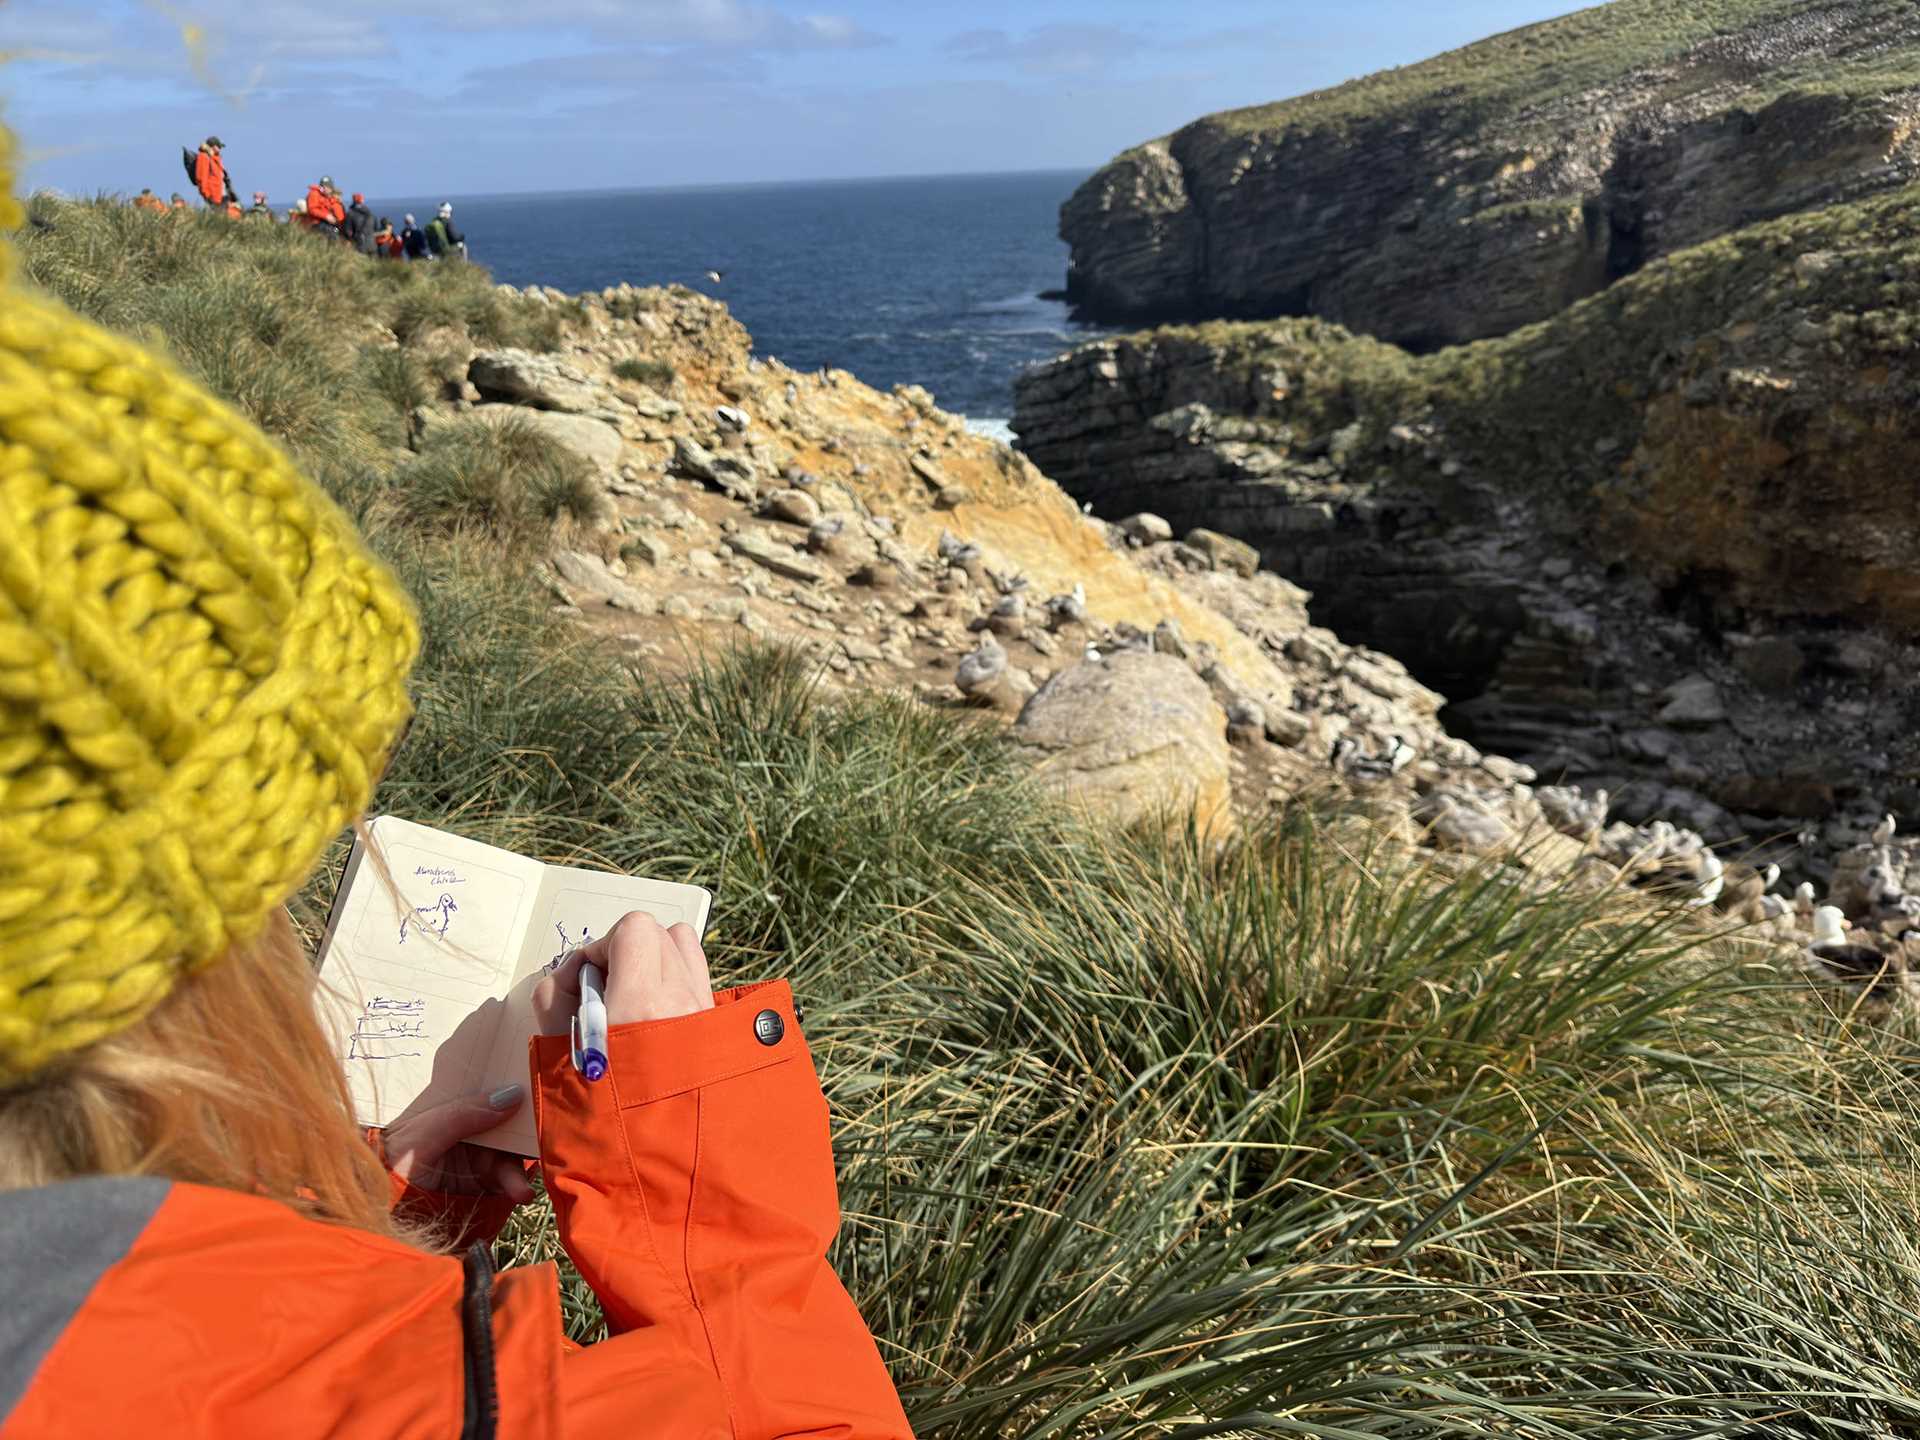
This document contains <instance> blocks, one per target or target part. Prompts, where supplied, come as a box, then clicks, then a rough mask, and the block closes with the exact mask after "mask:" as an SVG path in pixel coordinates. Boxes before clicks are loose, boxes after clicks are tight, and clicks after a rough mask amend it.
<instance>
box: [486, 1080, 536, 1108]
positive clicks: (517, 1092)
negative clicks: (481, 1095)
mask: <svg viewBox="0 0 1920 1440" xmlns="http://www.w3.org/2000/svg"><path fill="white" fill-rule="evenodd" d="M526 1093H527V1087H526V1086H524V1085H502V1086H501V1087H500V1088H499V1089H498V1090H496V1091H494V1092H493V1093H492V1094H491V1095H489V1096H487V1104H488V1105H490V1106H491V1107H492V1108H494V1109H495V1110H511V1109H512V1108H513V1107H514V1106H516V1105H518V1104H519V1103H520V1101H521V1098H522V1097H523V1096H525V1095H526Z"/></svg>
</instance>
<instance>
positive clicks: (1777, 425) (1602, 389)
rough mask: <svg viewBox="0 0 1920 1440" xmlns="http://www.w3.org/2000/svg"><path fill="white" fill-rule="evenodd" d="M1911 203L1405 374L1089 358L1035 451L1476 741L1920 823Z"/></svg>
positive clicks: (1040, 385)
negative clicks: (1241, 575) (1381, 666)
mask: <svg viewBox="0 0 1920 1440" xmlns="http://www.w3.org/2000/svg"><path fill="white" fill-rule="evenodd" d="M1917 207H1920V190H1912V189H1910V190H1906V191H1902V192H1898V193H1895V194H1892V195H1889V196H1886V197H1882V198H1879V199H1874V200H1868V201H1863V202H1856V203H1852V204H1847V205H1839V206H1834V207H1829V208H1827V209H1824V210H1820V211H1814V212H1807V213H1804V214H1798V215H1794V216H1790V217H1787V218H1785V219H1781V220H1777V221H1774V222H1771V223H1767V224H1761V225H1755V226H1750V227H1747V228H1745V229H1743V230H1741V231H1739V232H1737V233H1735V234H1733V235H1731V236H1727V237H1723V238H1721V239H1718V240H1715V241H1713V242H1711V243H1708V244H1705V245H1701V246H1696V247H1694V248H1692V249H1690V250H1687V251H1684V252H1681V253H1679V254H1677V255H1675V256H1672V257H1669V258H1667V259H1664V260H1661V261H1658V262H1656V263H1654V264H1652V265H1650V266H1648V267H1646V268H1645V269H1644V270H1643V271H1642V272H1641V273H1639V274H1637V275H1635V276H1633V277H1631V278H1629V279H1627V280H1625V281H1623V282H1621V283H1620V284H1617V285H1615V286H1613V287H1611V288H1610V289H1609V290H1607V291H1606V292H1605V293H1604V294H1602V295H1599V296H1596V297H1593V298H1591V299H1588V300H1586V301H1584V302H1581V303H1580V304H1577V305H1575V306H1573V307H1572V308H1570V309H1569V310H1567V311H1566V312H1565V313H1564V314H1562V315H1560V316H1558V317H1556V318H1554V319H1553V320H1550V321H1548V322H1545V323H1542V324H1537V325H1533V326H1530V327H1527V328H1525V329H1523V330H1521V331H1519V332H1516V333H1515V334H1513V335H1511V336H1508V337H1505V338H1503V339H1499V340H1492V341H1486V342H1481V343H1479V344H1475V345H1469V346H1463V347H1457V348H1454V349H1450V350H1446V351H1442V352H1439V353H1437V354H1432V355H1427V356H1414V355H1411V354H1408V353H1406V352H1404V351H1402V350H1399V349H1396V348H1395V347H1393V346H1390V345H1386V344H1382V343H1380V342H1378V341H1375V340H1371V339H1367V338H1364V337H1356V336H1353V335H1351V334H1349V333H1347V332H1346V331H1344V330H1342V329H1341V328H1339V327H1337V326H1333V325H1329V324H1327V323H1325V322H1321V321H1316V320H1304V321H1281V322H1274V323H1270V324H1223V323H1222V324H1212V325H1206V326H1200V327H1194V328H1188V329H1172V330H1165V331H1160V332H1154V333H1150V334H1145V335H1139V336H1134V337H1129V338H1124V339H1117V340H1111V341H1105V342H1101V343H1099V344H1096V345H1092V346H1088V347H1085V348H1083V349H1081V350H1079V351H1076V352H1075V353H1073V354H1071V355H1068V356H1065V357H1062V358H1061V359H1060V360H1058V361H1056V362H1054V363H1053V364H1052V365H1050V366H1047V367H1044V368H1042V369H1040V370H1038V371H1036V372H1034V373H1033V374H1032V375H1030V376H1029V377H1028V378H1027V379H1026V381H1025V382H1024V383H1023V385H1022V387H1021V391H1020V403H1019V406H1018V413H1017V415H1016V419H1015V429H1016V430H1017V431H1018V432H1019V434H1020V436H1021V443H1022V445H1023V447H1024V448H1025V449H1026V451H1027V453H1029V454H1030V455H1031V456H1032V457H1033V458H1034V459H1035V461H1036V462H1037V463H1038V464H1039V465H1041V466H1042V467H1043V468H1044V469H1045V470H1046V472H1047V473H1048V474H1050V475H1051V476H1053V477H1055V478H1056V479H1058V480H1059V481H1060V482H1061V483H1062V484H1063V485H1065V486H1066V488H1067V489H1068V490H1069V491H1071V492H1072V493H1073V494H1074V495H1075V496H1076V497H1078V498H1081V499H1083V500H1085V501H1088V502H1091V503H1092V504H1093V505H1094V506H1095V507H1096V509H1098V510H1100V511H1101V512H1103V513H1110V514H1124V513H1126V512H1127V511H1130V510H1135V509H1140V508H1151V509H1153V510H1156V511H1158V512H1160V513H1161V514H1163V515H1165V516H1167V517H1168V519H1169V520H1170V521H1172V522H1173V524H1174V525H1175V527H1176V528H1182V527H1185V526H1189V525H1202V526H1209V527H1213V528H1217V529H1221V530H1226V531H1230V532H1231V533H1233V534H1235V535H1238V536H1239V537H1241V538H1242V539H1244V540H1246V541H1248V542H1251V543H1253V544H1254V545H1255V546H1256V547H1257V548H1258V549H1259V551H1260V553H1261V556H1262V558H1263V560H1264V561H1265V563H1267V564H1269V565H1271V566H1272V567H1273V568H1274V569H1275V570H1277V571H1278V572H1279V573H1280V574H1282V575H1285V576H1286V577H1287V578H1289V579H1290V580H1294V581H1297V582H1299V583H1301V584H1303V585H1305V586H1307V587H1309V588H1310V589H1311V590H1312V591H1313V592H1314V598H1313V603H1312V614H1313V617H1314V619H1315V620H1316V621H1318V622H1319V623H1321V624H1324V625H1327V626H1329V627H1331V628H1333V629H1335V630H1337V631H1338V632H1339V633H1340V634H1341V635H1342V636H1344V637H1345V638H1347V639H1348V640H1350V641H1355V642H1358V643H1362V644H1366V645H1369V646H1372V647H1375V648H1378V649H1380V650H1384V651H1386V652H1387V653H1390V654H1393V655H1395V656H1397V657H1399V658H1400V659H1402V660H1404V661H1405V662H1406V663H1407V664H1408V665H1409V666H1410V667H1411V669H1412V670H1413V673H1414V674H1415V675H1416V677H1417V678H1419V679H1421V680H1423V681H1425V682H1426V683H1427V684H1429V685H1432V686H1433V687H1435V688H1436V689H1438V690H1440V691H1441V692H1442V693H1444V694H1446V695H1447V696H1448V697H1449V699H1450V700H1452V701H1453V702H1454V704H1453V706H1452V707H1451V708H1450V710H1449V711H1448V712H1447V715H1446V718H1447V719H1448V721H1449V723H1450V724H1451V725H1452V726H1453V727H1454V728H1455V729H1456V731H1457V732H1458V733H1460V734H1463V735H1465V736H1467V737H1468V738H1470V739H1472V740H1473V741H1474V742H1475V743H1476V744H1478V745H1481V746H1482V747H1484V748H1488V749H1493V750H1498V751H1500V752H1502V753H1506V754H1511V755H1514V756H1516V757H1518V758H1520V759H1522V760H1525V761H1527V762H1529V763H1531V764H1533V765H1534V766H1536V767H1537V768H1539V769H1541V770H1542V771H1543V772H1549V773H1552V774H1554V775H1556V776H1567V777H1573V778H1577V779H1579V780H1581V781H1583V782H1585V783H1588V784H1591V785H1605V786H1609V787H1611V788H1612V789H1613V790H1614V791H1615V792H1616V794H1619V795H1621V796H1622V797H1623V798H1624V800H1625V809H1626V811H1627V813H1629V814H1632V813H1633V812H1634V811H1635V810H1636V809H1640V810H1645V811H1648V812H1651V811H1653V810H1664V811H1667V812H1669V813H1677V814H1680V815H1684V816H1687V817H1689V818H1690V819H1691V820H1692V821H1693V822H1694V823H1696V824H1697V825H1698V826H1699V827H1700V828H1703V829H1706V830H1708V831H1709V832H1711V833H1714V834H1716V835H1720V836H1723V837H1732V836H1735V835H1747V836H1758V835H1765V834H1769V833H1776V832H1778V831H1781V830H1796V829H1799V828H1801V827H1804V826H1808V825H1813V826H1815V828H1818V827H1819V826H1823V825H1824V826H1830V827H1831V828H1832V835H1831V837H1830V838H1833V839H1835V840H1837V841H1846V840H1848V839H1850V838H1852V837H1855V836H1857V834H1858V833H1859V832H1860V830H1861V827H1862V826H1863V825H1864V823H1865V822H1866V820H1867V819H1868V817H1870V816H1871V815H1873V814H1875V813H1877V812H1878V810H1879V808H1880V807H1882V806H1884V805H1888V804H1891V805H1892V806H1893V808H1895V809H1898V810H1900V811H1902V812H1903V813H1905V814H1908V815H1913V816H1916V817H1917V818H1920V746H1917V745H1916V740H1915V732H1914V726H1913V718H1914V715H1915V713H1916V711H1917V710H1920V682H1917V681H1916V679H1915V676H1916V665H1920V651H1917V650H1916V649H1915V648H1914V646H1913V645H1912V643H1911V642H1912V640H1913V639H1914V638H1915V637H1916V636H1920V578H1917V577H1920V565H1916V563H1915V556H1916V555H1917V554H1920V510H1916V508H1915V506H1914V488H1913V470H1912V456H1913V455H1914V454H1915V453H1916V449H1917V447H1920V408H1917V407H1916V401H1920V366H1916V364H1915V362H1914V360H1913V355H1914V348H1913V347H1914V342H1915V340H1916V338H1920V323H1917V322H1916V320H1915V319H1914V317H1915V315H1916V314H1920V218H1917V213H1916V212H1917Z"/></svg>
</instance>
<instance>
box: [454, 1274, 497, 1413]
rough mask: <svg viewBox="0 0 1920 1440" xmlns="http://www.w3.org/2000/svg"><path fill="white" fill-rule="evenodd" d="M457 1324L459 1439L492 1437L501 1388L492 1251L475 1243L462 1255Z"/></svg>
mask: <svg viewBox="0 0 1920 1440" xmlns="http://www.w3.org/2000/svg"><path fill="white" fill-rule="evenodd" d="M464 1264H465V1268H466V1288H465V1292H464V1293H463V1294H462V1295H461V1297H460V1326H461V1329H462V1330H464V1331H465V1332H466V1342H467V1343H466V1346H465V1350H466V1382H467V1408H466V1421H465V1423H464V1424H462V1425H461V1427H460V1440H495V1429H496V1427H497V1426H498V1424H499V1420H500V1391H499V1386H498V1382H497V1380H496V1377H495V1375H494V1364H493V1252H492V1251H491V1250H490V1249H488V1248H487V1246H486V1245H485V1244H483V1243H481V1244H475V1245H474V1246H473V1248H472V1249H470V1250H468V1251H467V1253H466V1257H465V1261H464Z"/></svg>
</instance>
